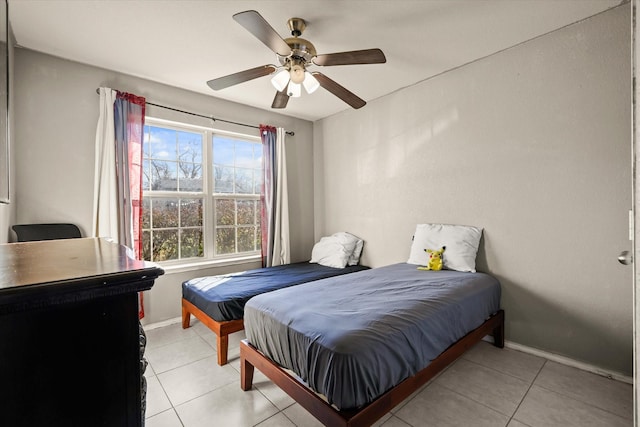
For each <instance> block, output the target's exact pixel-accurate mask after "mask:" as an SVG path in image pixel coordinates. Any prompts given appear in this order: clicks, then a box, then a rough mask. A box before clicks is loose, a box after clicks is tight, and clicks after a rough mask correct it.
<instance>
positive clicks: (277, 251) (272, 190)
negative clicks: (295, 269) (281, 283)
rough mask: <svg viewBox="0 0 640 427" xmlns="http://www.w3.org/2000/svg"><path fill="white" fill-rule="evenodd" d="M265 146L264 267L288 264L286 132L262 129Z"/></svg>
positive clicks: (263, 198) (272, 128)
mask: <svg viewBox="0 0 640 427" xmlns="http://www.w3.org/2000/svg"><path fill="white" fill-rule="evenodd" d="M260 135H261V138H262V145H263V170H264V176H263V191H262V197H261V199H262V221H261V227H262V265H263V266H264V267H271V266H275V265H282V264H289V263H290V262H291V250H290V244H289V196H288V190H287V156H286V152H285V135H286V133H285V130H284V129H283V128H277V129H276V128H274V127H272V126H265V125H261V126H260Z"/></svg>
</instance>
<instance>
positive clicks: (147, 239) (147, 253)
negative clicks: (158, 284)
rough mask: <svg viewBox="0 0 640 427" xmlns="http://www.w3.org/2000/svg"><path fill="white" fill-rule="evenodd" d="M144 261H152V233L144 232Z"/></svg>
mask: <svg viewBox="0 0 640 427" xmlns="http://www.w3.org/2000/svg"><path fill="white" fill-rule="evenodd" d="M142 259H144V260H145V261H151V232H150V231H143V232H142Z"/></svg>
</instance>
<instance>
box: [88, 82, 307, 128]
mask: <svg viewBox="0 0 640 427" xmlns="http://www.w3.org/2000/svg"><path fill="white" fill-rule="evenodd" d="M96 93H97V94H100V88H97V89H96ZM145 103H146V104H147V105H153V106H154V107H160V108H164V109H166V110H171V111H176V112H178V113H183V114H189V115H191V116H196V117H202V118H205V119H210V120H213V121H214V122H223V123H230V124H232V125H239V126H245V127H249V128H254V129H260V126H256V125H249V124H246V123H240V122H233V121H231V120H224V119H217V118H215V117H213V116H205V115H203V114H198V113H192V112H191V111H185V110H179V109H177V108H173V107H167V106H166V105H160V104H154V103H153V102H149V101H146V100H145ZM285 133H286V134H287V135H289V136H294V135H295V132H294V131H292V130H288V131H285Z"/></svg>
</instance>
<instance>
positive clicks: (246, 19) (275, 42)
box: [233, 10, 291, 56]
mask: <svg viewBox="0 0 640 427" xmlns="http://www.w3.org/2000/svg"><path fill="white" fill-rule="evenodd" d="M233 19H235V21H236V22H237V23H238V24H240V25H242V26H243V27H244V28H245V29H246V30H247V31H249V32H250V33H251V34H253V35H254V36H256V37H257V38H258V40H260V41H261V42H262V43H264V44H265V45H267V47H268V48H269V49H271V50H272V51H274V52H275V53H277V54H278V55H280V56H287V55H289V54H290V53H291V47H289V45H288V44H287V43H286V42H285V41H284V40H283V39H282V37H280V35H279V34H278V33H277V32H276V30H274V29H273V27H272V26H271V25H269V23H268V22H267V21H266V20H265V19H264V18H263V17H262V15H260V14H259V13H258V12H256V11H255V10H246V11H244V12H239V13H236V14H235V15H233Z"/></svg>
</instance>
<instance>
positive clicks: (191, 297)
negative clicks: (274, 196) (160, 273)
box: [182, 262, 369, 322]
mask: <svg viewBox="0 0 640 427" xmlns="http://www.w3.org/2000/svg"><path fill="white" fill-rule="evenodd" d="M368 268H369V267H365V266H362V265H354V266H347V267H345V268H333V267H325V266H324V265H320V264H316V263H310V262H299V263H294V264H286V265H279V266H275V267H265V268H257V269H254V270H247V271H242V272H239V273H231V274H224V275H219V276H206V277H198V278H195V279H191V280H188V281H186V282H184V283H183V284H182V297H183V298H184V299H186V300H187V301H189V302H190V303H192V304H193V305H195V306H196V307H198V308H199V309H200V310H202V311H203V312H205V313H206V314H207V315H208V316H209V317H211V318H212V319H214V320H217V321H218V322H222V321H226V320H236V319H242V317H243V315H244V305H245V304H246V302H247V301H248V300H249V298H251V297H253V296H255V295H259V294H261V293H264V292H270V291H273V290H276V289H281V288H286V287H289V286H293V285H299V284H301V283H307V282H311V281H313V280H318V279H324V278H327V277H332V276H338V275H342V274H347V273H353V272H355V271H361V270H365V269H368Z"/></svg>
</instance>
